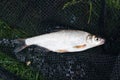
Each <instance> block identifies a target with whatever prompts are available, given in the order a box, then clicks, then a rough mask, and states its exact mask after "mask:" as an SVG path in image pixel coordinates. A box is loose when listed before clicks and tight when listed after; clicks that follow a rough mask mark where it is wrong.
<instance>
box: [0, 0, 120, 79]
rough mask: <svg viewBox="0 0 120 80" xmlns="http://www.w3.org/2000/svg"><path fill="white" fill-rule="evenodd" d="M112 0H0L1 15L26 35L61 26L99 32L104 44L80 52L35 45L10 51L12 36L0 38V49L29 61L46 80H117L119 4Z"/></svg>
mask: <svg viewBox="0 0 120 80" xmlns="http://www.w3.org/2000/svg"><path fill="white" fill-rule="evenodd" d="M110 1H111V0H108V1H105V0H29V1H26V0H14V1H13V0H11V1H10V0H9V1H8V0H0V18H1V19H2V20H4V21H5V22H7V23H8V24H9V25H10V26H11V29H21V30H22V31H24V32H25V33H27V36H26V37H31V36H35V35H40V34H44V33H48V32H53V31H56V30H61V29H75V30H76V29H77V30H84V31H87V32H90V33H92V34H96V35H100V36H102V37H104V38H105V39H106V43H105V45H103V46H99V47H95V48H92V49H89V50H86V51H83V52H75V53H66V54H58V53H55V52H47V51H46V50H45V49H43V48H40V47H38V46H30V47H28V48H26V49H24V50H23V51H21V52H19V53H17V54H16V53H13V50H14V48H15V47H16V45H17V43H15V42H14V40H13V39H15V38H20V37H19V35H16V36H15V37H12V38H11V39H3V38H4V36H2V37H1V40H0V44H1V45H0V46H1V47H0V49H1V51H3V52H6V53H9V55H13V56H15V58H16V59H17V60H19V61H20V62H24V63H28V62H30V63H31V64H30V65H29V66H30V67H31V68H32V69H33V70H36V71H39V72H40V73H41V74H42V75H43V76H44V77H45V79H46V80H119V79H120V78H119V76H120V23H119V21H120V14H119V13H120V6H119V5H120V4H115V2H117V0H116V1H115V2H114V1H112V2H110Z"/></svg>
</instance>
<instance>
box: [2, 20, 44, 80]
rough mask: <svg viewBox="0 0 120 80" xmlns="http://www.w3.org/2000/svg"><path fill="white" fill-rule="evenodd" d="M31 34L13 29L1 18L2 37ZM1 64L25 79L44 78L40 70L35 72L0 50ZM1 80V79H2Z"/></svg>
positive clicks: (39, 79)
mask: <svg viewBox="0 0 120 80" xmlns="http://www.w3.org/2000/svg"><path fill="white" fill-rule="evenodd" d="M27 36H29V35H28V34H27V33H25V32H24V31H23V30H20V29H11V28H10V27H9V25H7V24H6V23H5V22H4V21H2V20H0V38H10V39H11V38H12V39H14V38H24V37H27ZM0 66H2V67H4V68H5V69H7V70H9V71H10V72H13V73H15V74H16V75H19V76H20V77H21V78H22V79H25V80H43V77H42V76H41V75H40V74H39V72H35V71H33V70H31V69H30V68H29V66H26V65H25V64H23V63H20V62H19V61H17V60H16V59H13V58H11V57H10V56H8V55H6V54H5V53H3V52H1V51H0ZM0 80H1V79H0Z"/></svg>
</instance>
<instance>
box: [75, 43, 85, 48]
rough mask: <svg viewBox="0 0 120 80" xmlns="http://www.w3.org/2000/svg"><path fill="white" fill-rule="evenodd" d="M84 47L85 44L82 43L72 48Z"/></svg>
mask: <svg viewBox="0 0 120 80" xmlns="http://www.w3.org/2000/svg"><path fill="white" fill-rule="evenodd" d="M84 47H86V44H83V45H76V46H74V47H73V48H84Z"/></svg>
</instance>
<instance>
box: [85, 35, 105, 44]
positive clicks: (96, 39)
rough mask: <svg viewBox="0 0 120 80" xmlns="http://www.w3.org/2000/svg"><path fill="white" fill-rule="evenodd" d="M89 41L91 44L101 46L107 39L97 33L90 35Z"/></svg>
mask: <svg viewBox="0 0 120 80" xmlns="http://www.w3.org/2000/svg"><path fill="white" fill-rule="evenodd" d="M87 43H89V44H90V45H91V46H99V45H103V44H104V43H105V39H103V38H101V37H98V36H95V35H88V36H87Z"/></svg>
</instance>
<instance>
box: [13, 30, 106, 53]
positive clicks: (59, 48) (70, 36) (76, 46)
mask: <svg viewBox="0 0 120 80" xmlns="http://www.w3.org/2000/svg"><path fill="white" fill-rule="evenodd" d="M17 41H18V42H19V43H20V44H21V46H19V47H18V48H16V49H15V50H14V52H16V53H17V52H19V51H21V50H22V49H24V48H26V47H27V46H31V45H37V46H40V47H43V48H45V49H48V50H49V51H53V52H57V53H65V52H78V51H84V50H87V49H90V48H93V47H96V46H99V45H102V44H104V43H105V39H103V38H100V37H97V36H95V35H92V34H90V33H88V32H85V31H80V30H61V31H57V32H52V33H47V34H43V35H39V36H35V37H31V38H26V39H23V40H20V39H18V40H17Z"/></svg>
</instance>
